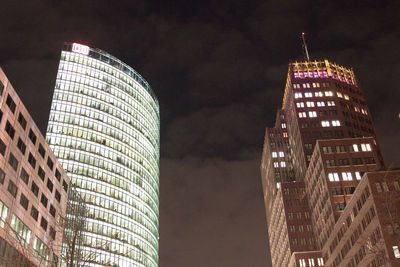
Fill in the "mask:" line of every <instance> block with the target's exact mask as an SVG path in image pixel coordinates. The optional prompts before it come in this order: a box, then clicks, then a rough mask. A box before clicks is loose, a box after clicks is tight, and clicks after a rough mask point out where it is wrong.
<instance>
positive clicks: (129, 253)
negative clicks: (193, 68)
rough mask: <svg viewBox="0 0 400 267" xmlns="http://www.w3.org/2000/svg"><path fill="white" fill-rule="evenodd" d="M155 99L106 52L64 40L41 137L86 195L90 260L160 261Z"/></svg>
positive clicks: (131, 72) (85, 244)
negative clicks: (51, 99) (46, 123)
mask: <svg viewBox="0 0 400 267" xmlns="http://www.w3.org/2000/svg"><path fill="white" fill-rule="evenodd" d="M159 129H160V115H159V106H158V100H157V98H156V96H155V95H154V93H153V91H152V89H151V87H150V85H149V84H148V83H147V82H146V81H145V80H144V79H143V78H142V77H141V75H140V74H138V73H137V72H136V71H135V70H133V69H132V68H131V67H129V66H128V65H126V64H125V63H123V62H121V61H120V60H118V59H116V58H115V57H113V56H111V55H110V54H108V53H106V52H104V51H102V50H99V49H94V48H90V47H88V46H85V45H80V44H76V43H73V44H70V43H66V44H65V45H64V48H63V50H62V52H61V60H60V64H59V69H58V73H57V79H56V85H55V89H54V96H53V102H52V105H51V112H50V118H49V124H48V128H47V135H46V139H47V141H48V143H49V144H50V147H51V148H52V149H53V151H54V154H55V155H56V156H57V158H58V159H59V160H60V162H61V163H62V165H63V167H64V169H65V170H66V172H67V173H68V175H69V177H70V178H71V181H72V183H74V184H75V185H76V187H77V190H78V192H79V193H80V194H81V196H82V198H83V199H84V201H85V203H86V205H87V208H88V209H89V215H88V218H87V231H86V233H85V240H84V241H83V250H84V251H85V253H87V254H93V253H95V255H96V259H95V262H96V263H92V264H91V266H158V237H159V233H158V218H159V150H160V146H159V143H160V141H159V138H160V131H159Z"/></svg>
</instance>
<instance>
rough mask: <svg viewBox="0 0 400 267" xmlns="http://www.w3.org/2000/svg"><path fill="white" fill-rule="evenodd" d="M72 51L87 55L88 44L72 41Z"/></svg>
mask: <svg viewBox="0 0 400 267" xmlns="http://www.w3.org/2000/svg"><path fill="white" fill-rule="evenodd" d="M72 52H76V53H79V54H84V55H88V54H89V46H87V45H81V44H77V43H73V44H72Z"/></svg>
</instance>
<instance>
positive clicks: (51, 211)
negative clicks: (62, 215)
mask: <svg viewBox="0 0 400 267" xmlns="http://www.w3.org/2000/svg"><path fill="white" fill-rule="evenodd" d="M50 214H51V216H53V217H56V208H54V206H53V205H51V204H50Z"/></svg>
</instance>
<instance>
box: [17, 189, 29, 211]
mask: <svg viewBox="0 0 400 267" xmlns="http://www.w3.org/2000/svg"><path fill="white" fill-rule="evenodd" d="M19 204H21V206H22V207H24V209H25V210H28V204H29V201H28V199H27V198H26V196H25V195H24V194H22V193H21V197H20V199H19Z"/></svg>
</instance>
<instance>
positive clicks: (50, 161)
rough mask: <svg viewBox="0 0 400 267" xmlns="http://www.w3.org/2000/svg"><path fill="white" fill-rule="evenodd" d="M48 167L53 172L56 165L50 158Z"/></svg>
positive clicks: (48, 158)
mask: <svg viewBox="0 0 400 267" xmlns="http://www.w3.org/2000/svg"><path fill="white" fill-rule="evenodd" d="M47 166H49V168H50V170H53V167H54V163H53V161H52V160H51V158H50V156H49V157H47Z"/></svg>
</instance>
